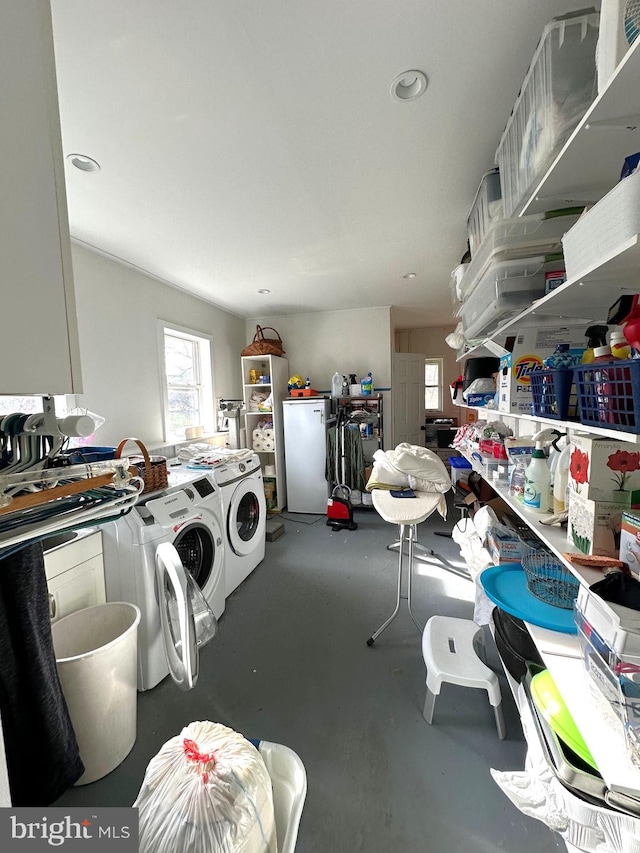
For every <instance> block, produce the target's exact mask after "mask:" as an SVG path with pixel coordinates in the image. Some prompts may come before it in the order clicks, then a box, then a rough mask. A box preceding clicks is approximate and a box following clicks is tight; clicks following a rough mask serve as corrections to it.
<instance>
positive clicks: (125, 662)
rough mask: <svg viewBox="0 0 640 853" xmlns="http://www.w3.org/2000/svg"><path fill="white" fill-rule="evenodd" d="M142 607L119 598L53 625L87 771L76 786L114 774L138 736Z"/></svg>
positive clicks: (64, 686) (60, 671) (64, 688)
mask: <svg viewBox="0 0 640 853" xmlns="http://www.w3.org/2000/svg"><path fill="white" fill-rule="evenodd" d="M139 622H140V610H139V608H138V607H136V605H135V604H128V603H126V602H120V601H114V602H109V603H107V604H98V605H96V606H95V607H85V608H84V609H83V610H77V611H76V612H75V613H70V614H69V615H68V616H64V617H63V618H62V619H60V620H59V621H58V622H54V623H53V625H52V626H51V633H52V635H53V648H54V651H55V655H56V663H57V666H58V674H59V676H60V682H61V684H62V691H63V693H64V696H65V699H66V700H67V705H68V707H69V714H70V716H71V722H72V723H73V727H74V729H75V732H76V738H77V740H78V747H79V749H80V757H81V759H82V761H83V763H84V766H85V772H84V773H83V774H82V776H81V777H80V779H79V780H78V781H77V782H76V785H88V784H89V783H90V782H95V781H96V779H101V778H102V777H103V776H106V775H107V773H111V771H112V770H115V768H116V767H117V766H118V765H119V764H120V763H121V762H122V761H123V760H124V759H125V758H126V756H127V755H128V754H129V752H130V751H131V749H132V747H133V744H134V743H135V739H136V711H137V700H138V692H137V651H138V643H137V641H138V624H139Z"/></svg>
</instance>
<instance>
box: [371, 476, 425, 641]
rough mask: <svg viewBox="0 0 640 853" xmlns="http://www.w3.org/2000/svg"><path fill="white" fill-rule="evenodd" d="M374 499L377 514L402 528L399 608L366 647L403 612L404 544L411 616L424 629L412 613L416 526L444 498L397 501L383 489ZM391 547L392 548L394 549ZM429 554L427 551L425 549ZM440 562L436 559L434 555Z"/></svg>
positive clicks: (419, 494) (375, 492) (418, 494)
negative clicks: (401, 601) (407, 562)
mask: <svg viewBox="0 0 640 853" xmlns="http://www.w3.org/2000/svg"><path fill="white" fill-rule="evenodd" d="M371 496H372V498H373V506H374V507H375V509H376V510H377V512H378V514H379V515H380V516H381V517H382V518H383V519H384V520H385V521H388V522H389V523H390V524H397V525H398V526H399V528H400V540H399V542H398V543H396V545H397V546H398V552H399V554H398V589H397V595H396V607H395V610H394V611H393V613H392V614H391V616H389V618H388V619H387V620H386V621H385V622H383V623H382V625H381V626H380V627H379V628H378V630H377V631H374V632H373V634H372V635H371V636H370V637H369V639H368V640H367V645H368V646H372V645H373V644H374V643H375V641H376V638H377V637H379V636H380V634H382V632H383V631H384V629H385V628H386V627H387V626H388V625H389V624H390V623H391V622H393V620H394V619H395V618H396V616H397V615H398V611H399V610H400V599H401V597H402V596H401V587H402V565H403V560H404V543H405V542H406V543H407V546H408V548H407V550H408V555H409V567H408V572H407V606H408V608H409V614H410V616H411V618H412V619H413V621H414V624H415V626H416V628H417V629H418V630H419V631H420V632H422V625H420V623H419V622H417V620H416V618H415V616H414V615H413V611H412V610H411V577H412V574H413V558H414V549H415V548H421V546H420V545H418V544H417V542H416V525H417V524H420V523H421V522H422V521H424V520H425V519H427V518H429V516H430V515H431V513H432V512H433V511H434V510H435V509H436V507H437V506H438V504H439V503H440V499H441V498H442V495H441V494H440V493H439V492H438V493H436V492H416V496H415V498H394V497H393V495H391V494H390V493H389V492H387V491H384V490H383V489H374V490H373V491H372V493H371ZM394 547H395V546H394V545H390V546H389V548H394ZM422 550H423V551H426V549H425V548H422ZM432 554H433V552H432ZM434 557H436V558H437V555H434Z"/></svg>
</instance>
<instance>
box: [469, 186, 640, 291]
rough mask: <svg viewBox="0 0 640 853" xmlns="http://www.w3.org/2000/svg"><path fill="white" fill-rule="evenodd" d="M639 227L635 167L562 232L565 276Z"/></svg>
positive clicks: (587, 266) (582, 268) (589, 264)
mask: <svg viewBox="0 0 640 853" xmlns="http://www.w3.org/2000/svg"><path fill="white" fill-rule="evenodd" d="M639 231H640V171H637V172H634V173H633V175H629V177H628V178H624V179H623V180H622V181H620V183H619V184H616V186H615V187H614V188H613V189H612V190H611V191H610V192H608V193H607V194H606V196H604V198H602V199H600V201H599V202H598V203H597V204H596V205H594V206H593V207H592V208H591V210H589V211H588V212H587V213H585V214H584V215H583V216H581V217H580V219H579V221H578V222H577V223H576V224H575V225H574V226H573V228H571V229H570V230H569V231H567V233H566V234H565V235H564V237H563V239H562V246H563V250H564V260H565V267H566V270H567V278H569V279H575V278H579V277H580V276H581V275H583V274H584V273H585V272H587V271H588V270H589V269H590V268H591V267H593V265H594V264H596V263H600V262H601V261H602V259H603V258H606V257H607V256H608V255H609V254H610V253H611V252H612V251H615V249H616V248H617V247H618V246H620V245H621V244H622V243H624V242H625V241H626V240H629V239H630V238H631V237H633V236H634V235H635V234H637V233H638V232H639ZM465 277H466V276H465ZM612 301H613V300H612Z"/></svg>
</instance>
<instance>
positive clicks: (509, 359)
mask: <svg viewBox="0 0 640 853" xmlns="http://www.w3.org/2000/svg"><path fill="white" fill-rule="evenodd" d="M512 342H513V348H512V349H511V352H510V353H507V354H506V355H503V356H502V357H501V359H500V370H499V372H498V411H500V412H511V413H512V414H518V415H530V414H531V403H532V402H533V397H532V394H531V371H532V370H539V369H540V368H541V367H543V364H542V361H543V359H545V358H547V357H548V356H550V355H552V353H553V352H554V351H555V348H556V345H557V344H564V343H568V344H569V346H570V347H571V348H573V347H583V346H584V329H583V328H582V327H576V326H549V327H543V328H539V329H534V328H528V329H523V330H522V331H521V332H520V333H519V334H518V335H516V336H515V339H512ZM505 348H506V349H509V346H508V344H507V346H506V347H505Z"/></svg>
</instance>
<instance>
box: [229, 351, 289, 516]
mask: <svg viewBox="0 0 640 853" xmlns="http://www.w3.org/2000/svg"><path fill="white" fill-rule="evenodd" d="M241 361H242V382H243V386H242V389H243V400H244V407H245V415H244V423H245V429H246V441H247V447H250V448H251V449H252V450H253V449H255V450H256V453H258V454H259V456H260V461H261V463H262V473H263V476H264V475H265V468H266V466H267V465H272V466H273V467H274V468H275V480H276V495H275V497H276V502H275V507H274V509H275V510H276V511H277V512H281V511H282V510H283V509H284V508H285V506H286V505H287V479H286V474H285V467H284V432H283V425H282V401H283V400H284V399H285V398H286V396H287V381H288V379H289V362H288V361H287V359H286V358H282V356H277V355H257V356H253V355H250V356H242V357H241ZM251 370H256V371H258V375H259V376H268V377H269V382H268V383H255V382H254V383H252V382H250V377H251V374H250V371H251ZM256 389H261V390H265V391H268V392H270V393H271V395H272V400H273V404H272V407H271V411H269V412H265V411H262V412H261V411H251V408H252V407H251V395H252V394H253V392H254V391H255V390H256ZM269 418H270V419H271V420H272V421H273V432H274V439H273V440H274V449H273V450H272V451H264V450H258V449H256V448H254V446H253V431H254V429H256V428H257V427H258V425H259V424H260V422H261V421H264V420H266V419H269Z"/></svg>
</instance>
